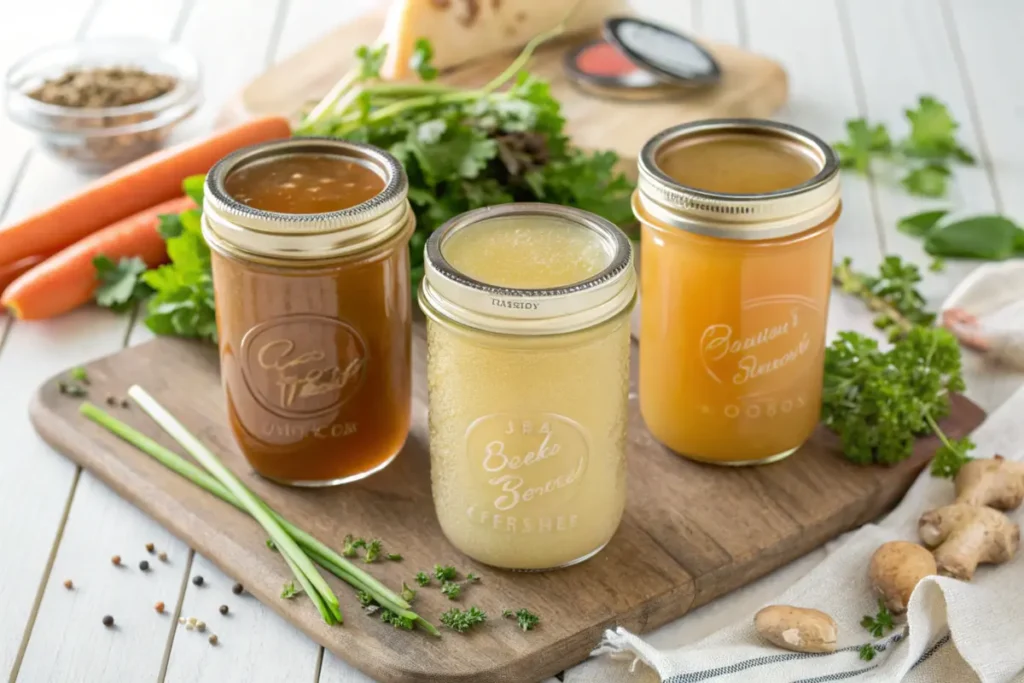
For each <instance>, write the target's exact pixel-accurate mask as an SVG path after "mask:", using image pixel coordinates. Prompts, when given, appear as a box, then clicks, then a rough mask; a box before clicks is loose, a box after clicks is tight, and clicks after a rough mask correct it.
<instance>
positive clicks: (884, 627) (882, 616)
mask: <svg viewBox="0 0 1024 683" xmlns="http://www.w3.org/2000/svg"><path fill="white" fill-rule="evenodd" d="M860 625H861V626H863V627H864V629H865V630H866V631H867V632H868V633H870V634H871V635H873V636H874V637H875V638H881V637H882V636H884V635H885V634H886V632H888V631H891V630H893V628H895V626H896V625H895V624H894V623H893V620H892V612H890V611H889V608H888V607H886V606H885V603H884V602H883V601H882V600H879V601H878V612H877V613H876V614H875V616H871V615H870V614H865V615H864V618H863V619H861V620H860Z"/></svg>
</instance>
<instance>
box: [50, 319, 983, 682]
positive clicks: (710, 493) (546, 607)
mask: <svg viewBox="0 0 1024 683" xmlns="http://www.w3.org/2000/svg"><path fill="white" fill-rule="evenodd" d="M422 332H423V331H422V328H421V327H419V326H417V328H416V334H415V335H414V346H415V353H414V357H415V370H414V375H415V379H416V389H415V399H414V415H413V423H414V427H413V431H412V434H411V435H410V437H409V441H408V444H407V445H406V447H405V449H404V450H403V452H402V454H401V455H400V457H399V458H397V459H396V461H395V462H394V463H393V464H392V465H391V466H390V467H389V468H388V469H386V470H385V471H384V472H382V473H380V474H378V475H375V476H373V477H371V478H369V479H368V480H366V481H365V482H361V483H359V484H354V485H350V486H345V487H341V488H335V489H327V490H293V489H286V488H283V487H279V486H276V485H274V484H270V483H268V482H266V481H264V480H261V479H260V478H258V477H256V476H255V475H253V474H252V473H251V471H250V470H249V468H248V467H247V466H246V464H245V462H244V460H243V459H242V457H241V455H240V454H239V453H238V451H237V450H236V448H235V446H234V444H233V442H232V439H231V436H230V433H229V430H228V427H227V425H226V418H225V411H224V403H223V400H222V395H221V388H220V383H219V380H218V372H217V370H218V368H217V359H216V351H215V349H213V348H212V347H208V346H203V345H200V344H196V343H191V342H187V341H182V340H174V339H157V340H154V341H151V342H148V343H146V344H144V345H141V346H136V347H132V348H129V349H126V350H124V351H121V352H119V353H117V354H115V355H113V356H109V357H107V358H104V359H101V360H98V361H96V362H94V363H91V364H89V365H88V366H87V369H88V372H89V376H90V379H91V386H90V388H89V392H90V395H91V397H92V400H93V401H94V402H96V403H99V404H102V403H103V400H104V398H105V397H106V396H107V395H108V394H113V395H115V396H122V395H124V393H125V391H126V390H127V388H128V386H129V385H131V384H140V385H141V386H143V387H144V388H145V389H147V390H148V391H149V392H150V393H152V394H153V395H154V396H155V397H156V398H157V400H159V401H160V402H162V403H163V404H164V405H165V406H166V407H167V408H168V409H169V410H170V411H171V412H172V413H174V414H175V415H176V416H177V417H179V418H180V419H181V420H182V421H183V422H184V423H185V424H186V425H187V426H188V427H189V428H190V429H191V430H192V431H193V432H194V433H195V434H196V435H198V436H199V437H200V438H201V439H203V440H204V441H205V442H206V443H207V444H209V445H210V446H211V448H212V449H213V450H214V451H215V452H217V453H219V454H220V455H221V456H222V458H223V459H224V460H225V462H226V463H227V464H228V465H229V466H230V467H231V468H232V469H233V470H235V471H236V472H237V473H238V474H239V475H240V476H241V477H242V478H243V480H244V481H245V482H246V483H247V484H248V485H249V486H251V487H252V488H253V489H254V490H255V491H256V492H257V493H258V494H259V495H261V496H262V497H263V498H264V499H265V500H266V501H267V502H268V503H269V504H270V505H271V506H273V507H274V508H276V509H277V510H278V511H280V512H281V513H282V514H284V515H285V516H286V517H288V518H289V519H291V520H292V521H294V522H295V523H297V524H298V525H299V526H301V527H303V528H305V529H307V530H309V531H310V532H312V533H313V534H314V535H316V536H317V537H319V538H320V539H322V540H324V541H325V542H327V543H328V544H329V545H332V546H334V547H340V545H341V541H342V538H343V537H344V535H345V534H347V533H353V534H356V535H360V536H365V537H380V538H382V539H384V541H385V544H386V547H387V548H390V549H392V550H395V551H400V552H401V553H402V555H403V556H404V560H403V561H402V562H384V563H378V564H374V565H372V566H370V569H371V570H372V571H373V573H375V574H376V575H377V576H379V577H380V578H382V579H383V580H385V581H386V582H387V583H388V584H389V585H391V586H393V587H397V586H399V585H400V584H401V582H402V581H403V580H404V581H411V579H412V578H413V576H414V575H415V573H416V572H417V571H420V570H427V569H429V568H430V567H432V566H433V565H434V564H435V563H439V562H440V563H452V564H455V565H456V566H457V567H459V569H460V570H461V571H463V572H466V571H473V572H475V573H477V574H479V575H481V576H483V581H482V582H481V583H480V584H477V585H473V586H471V587H469V588H467V589H466V590H465V592H464V595H463V598H462V599H461V600H460V601H459V603H457V604H459V605H460V606H462V607H466V606H468V605H470V604H475V605H479V606H480V607H481V608H482V609H484V610H485V611H486V612H487V613H488V614H489V615H490V616H491V620H490V621H489V622H488V623H487V624H486V625H485V626H484V627H482V628H479V629H477V630H476V631H475V632H472V633H471V634H469V635H467V636H459V635H455V634H452V633H450V632H446V634H445V636H444V637H443V638H442V639H440V640H435V639H433V638H431V637H429V636H427V635H425V634H422V633H419V632H417V633H408V632H403V631H396V630H394V629H392V628H391V627H390V626H387V625H385V624H383V623H381V622H380V621H379V620H377V619H376V618H372V617H368V616H365V615H363V614H361V610H360V608H359V606H358V603H357V601H356V599H355V596H354V595H353V592H352V591H351V590H350V589H348V587H347V586H344V585H343V584H341V583H340V582H337V581H335V582H334V586H335V588H336V592H337V593H338V595H339V599H340V600H341V603H342V609H343V611H344V612H345V617H346V620H345V624H344V626H340V627H333V628H332V627H327V626H325V625H324V624H322V623H321V621H320V618H319V615H318V614H317V612H316V610H315V609H314V608H313V606H312V605H311V604H310V603H309V602H308V601H306V600H292V601H288V600H282V599H280V598H279V597H278V595H279V593H280V590H281V586H282V584H283V583H284V582H285V581H287V580H289V575H288V571H287V568H286V567H285V565H284V563H283V561H282V560H281V558H280V556H279V555H277V554H276V553H273V552H271V551H269V550H268V549H267V548H266V546H265V544H264V541H265V534H264V533H263V531H262V530H261V529H260V527H259V526H258V525H257V524H255V523H254V522H252V521H251V520H250V519H248V518H247V517H246V516H245V515H243V514H242V513H240V512H238V511H236V510H235V509H234V508H232V507H230V506H228V505H227V504H225V503H222V502H221V501H219V500H217V499H215V498H214V497H212V496H211V495H209V494H207V493H206V492H204V491H202V490H201V489H199V488H198V487H196V486H194V485H193V484H192V483H190V482H188V481H186V480H184V479H181V478H179V477H178V476H177V475H175V474H173V473H171V472H170V471H169V470H166V469H164V468H163V466H161V465H160V464H158V463H157V462H155V461H153V460H151V459H150V458H149V456H146V455H145V454H143V453H141V452H139V451H136V450H135V449H134V448H132V447H131V446H128V445H127V444H124V443H122V442H121V441H119V440H118V439H117V438H115V437H113V436H112V435H110V434H108V433H106V432H105V431H104V430H102V429H101V428H99V427H97V426H96V425H94V424H92V423H90V422H88V421H86V420H85V419H84V418H82V417H81V416H80V415H79V414H78V410H77V408H78V400H76V399H70V398H69V397H67V396H63V395H61V394H60V393H59V392H58V390H57V386H56V382H57V381H58V380H59V379H61V378H62V377H63V375H61V376H58V377H55V378H53V379H52V380H50V381H49V382H47V383H46V384H44V385H43V386H42V387H41V389H40V391H39V393H38V394H37V396H36V398H35V400H34V402H33V404H32V408H31V416H32V421H33V423H34V425H35V426H36V428H37V430H38V431H39V432H40V434H41V435H42V436H43V438H44V439H45V440H46V441H47V442H49V443H50V444H52V445H53V446H54V447H55V448H57V449H58V450H60V451H61V452H63V453H65V454H67V455H68V456H70V457H71V458H72V459H73V460H75V461H76V462H78V463H79V464H81V465H82V466H83V467H85V468H86V469H88V470H89V471H90V472H92V473H93V474H95V475H96V476H98V477H99V478H100V479H102V480H103V481H105V482H106V483H107V484H109V485H110V486H111V487H112V488H113V489H114V490H115V491H117V492H118V493H119V494H120V495H121V496H123V497H124V498H126V499H127V500H129V501H131V502H132V503H134V504H135V505H137V506H139V507H140V508H141V509H142V510H144V511H145V512H147V513H148V514H150V515H151V516H153V517H154V518H155V519H156V520H157V521H159V522H160V523H161V524H163V525H165V526H166V527H167V528H168V529H170V530H171V531H172V532H173V533H174V534H175V535H177V536H178V537H179V538H181V539H182V540H184V541H186V542H187V543H188V544H189V545H191V546H192V547H194V548H195V549H196V550H197V551H199V552H200V553H202V555H204V556H206V557H208V558H210V559H211V560H212V561H213V562H214V563H216V565H217V566H218V567H219V568H220V569H222V570H223V571H224V572H225V573H226V574H228V575H229V576H231V577H233V578H234V579H236V580H238V581H241V582H242V583H243V584H244V585H245V586H246V589H247V591H249V592H250V593H251V594H252V595H253V596H255V597H256V598H258V599H259V600H261V601H262V602H264V603H266V604H267V605H268V606H269V607H270V608H272V609H273V610H274V611H276V612H278V613H279V614H281V615H282V616H284V617H285V618H286V619H287V620H289V621H291V622H292V623H293V624H295V625H296V626H298V628H300V629H301V630H302V631H304V632H305V633H307V634H308V635H309V636H310V637H311V638H313V639H314V640H316V641H317V642H319V643H321V644H323V645H324V646H325V647H327V648H328V649H330V650H331V651H332V652H334V653H335V654H337V655H338V656H339V657H341V658H343V659H345V660H346V661H348V662H349V663H351V664H353V665H354V666H356V667H357V668H359V669H361V670H362V671H364V672H365V673H367V674H368V675H370V676H372V677H374V678H375V679H377V680H381V681H387V682H403V683H404V682H413V681H415V682H430V683H442V682H443V683H459V682H466V683H469V682H473V683H513V682H515V683H523V682H526V681H536V680H541V679H542V678H543V677H545V676H549V675H551V674H554V673H557V672H559V671H561V670H562V669H564V668H565V667H567V666H569V665H572V664H574V663H576V662H579V661H581V660H583V659H584V658H586V656H587V655H588V653H589V652H590V651H591V649H592V648H593V647H594V646H595V645H596V644H597V643H598V641H599V640H600V636H601V633H602V632H603V630H604V629H605V628H608V627H611V626H616V625H620V626H624V627H626V628H629V629H630V630H633V631H637V632H645V631H649V630H651V629H653V628H656V627H657V626H660V625H662V624H664V623H666V622H668V621H670V620H672V619H675V618H677V617H679V616H681V615H683V614H685V613H686V612H687V611H689V610H691V609H693V608H694V607H696V606H698V605H701V604H704V603H706V602H708V601H710V600H713V599H714V598H715V597H717V596H720V595H723V594H725V593H727V592H729V591H731V590H733V589H735V588H737V587H739V586H742V585H744V584H746V583H748V582H750V581H752V580H753V579H755V578H757V577H759V576H761V575H763V574H765V573H767V572H769V571H771V570H772V569H775V568H776V567H779V566H781V565H783V564H785V563H787V562H789V561H791V560H793V559H794V558H796V557H799V556H801V555H803V554H804V553H806V552H808V551H810V550H812V549H813V548H815V547H817V546H819V545H820V544H822V543H824V542H825V541H827V540H828V539H830V538H832V537H834V536H836V535H837V534H839V533H841V532H843V531H845V530H847V529H850V528H853V527H855V526H858V525H860V524H863V523H865V522H867V521H870V520H872V519H874V518H875V517H876V516H877V515H879V514H880V513H882V512H883V511H885V510H886V509H888V508H889V507H891V506H892V505H894V504H895V503H896V502H897V501H898V499H899V498H900V497H901V496H902V494H903V493H904V492H905V490H906V489H907V487H908V486H909V485H910V483H911V482H912V481H913V478H914V476H915V474H916V473H917V472H918V471H919V470H920V469H921V467H922V466H923V465H924V464H925V463H926V462H927V460H928V458H929V457H930V456H931V454H932V453H933V451H934V449H935V447H936V442H935V440H934V439H924V440H922V441H921V442H919V443H918V445H917V447H916V449H915V454H914V456H913V458H912V459H910V460H908V461H907V462H904V463H902V464H901V465H899V466H897V467H893V468H890V469H882V468H861V467H857V466H855V465H852V464H850V463H849V462H847V461H845V460H843V459H842V458H841V456H840V455H839V454H838V452H837V451H836V443H835V440H834V438H833V437H831V435H830V434H828V433H826V432H825V430H823V429H819V431H818V432H817V433H816V434H815V435H814V437H813V438H812V439H811V441H810V442H809V443H808V444H807V445H806V446H805V447H804V448H802V449H801V450H800V451H798V452H797V453H796V454H794V455H793V456H791V457H790V458H789V459H787V460H785V461H783V462H781V463H777V464H774V465H768V466H764V467H759V468H746V469H730V468H720V467H715V466H709V465H700V464H696V463H692V462H689V461H686V460H683V459H682V458H679V457H677V456H676V455H674V454H672V453H670V452H668V451H667V450H666V449H664V448H663V447H662V446H660V445H659V444H657V443H656V442H655V441H654V440H653V439H652V437H651V436H650V435H649V434H648V433H647V431H646V430H645V428H644V426H643V424H642V422H641V418H640V416H639V413H638V410H637V406H636V402H635V400H633V401H631V420H630V427H629V441H628V449H629V478H630V479H629V481H630V483H629V502H628V505H627V511H626V515H625V517H624V519H623V522H622V526H621V527H620V529H619V531H618V533H617V534H616V535H615V537H614V539H613V540H612V542H611V543H610V544H609V545H608V547H607V548H606V549H605V550H604V551H603V552H601V553H600V554H599V555H597V556H596V557H595V558H593V559H592V560H590V561H588V562H586V563H584V564H582V565H579V566H576V567H572V568H569V569H564V570H560V571H554V572H547V573H525V574H524V573H511V572H502V571H498V570H494V569H491V568H488V567H484V566H480V565H477V564H476V563H474V562H472V561H470V560H468V559H467V558H465V557H463V556H461V555H460V554H459V553H458V552H457V551H456V550H455V549H453V548H452V547H451V546H450V545H449V544H448V542H447V541H446V540H445V538H444V536H443V535H442V533H441V530H440V528H439V526H438V524H437V520H436V517H435V515H434V512H433V507H432V502H431V497H430V484H429V457H428V448H427V433H426V387H425V382H424V380H423V377H424V357H425V343H424V341H423V338H422V337H423V334H422ZM635 355H636V354H634V356H635ZM635 377H636V373H635V367H634V372H633V381H634V382H635ZM110 410H111V411H112V412H113V413H114V414H115V415H116V416H118V417H120V418H121V419H123V420H125V421H126V422H128V423H130V424H132V425H133V426H136V427H138V428H139V429H141V430H142V431H144V432H146V433H147V434H150V435H151V436H153V437H154V438H157V439H158V440H160V441H162V442H164V443H166V444H167V445H168V446H171V447H174V444H173V443H172V442H170V441H169V440H168V439H167V438H166V437H165V436H164V435H163V434H162V432H161V431H160V429H159V428H158V427H156V426H155V424H153V423H152V422H151V421H150V420H149V419H148V418H147V417H146V416H145V415H144V414H143V413H142V411H141V410H140V409H138V408H137V407H131V408H127V409H122V408H111V409H110ZM982 419H983V413H982V411H981V409H979V408H978V407H977V406H975V405H974V404H972V403H970V402H969V401H967V400H966V399H964V398H962V397H956V398H955V401H954V410H953V415H952V416H951V418H950V419H949V420H947V421H946V422H945V423H944V425H943V427H944V429H946V431H947V433H948V434H949V435H950V436H951V437H960V436H963V435H965V434H967V433H969V432H970V431H971V430H972V429H973V428H975V427H976V426H977V425H978V424H980V422H981V421H982ZM98 559H99V560H102V558H98ZM452 605H453V603H451V602H449V601H448V600H447V599H445V598H444V597H443V596H441V594H440V593H439V591H437V590H436V588H434V589H429V588H428V589H424V590H422V591H421V592H420V597H419V598H418V599H417V603H416V606H417V609H418V610H419V611H420V613H421V614H423V615H425V616H427V617H429V618H431V619H432V620H434V621H436V619H437V616H438V615H439V614H440V613H441V612H442V611H444V610H445V609H447V608H449V607H451V606H452ZM519 607H526V608H529V609H530V610H532V611H534V612H536V613H537V614H539V615H541V617H542V623H541V626H540V627H539V628H538V629H537V630H536V631H533V632H530V633H522V632H520V631H519V630H517V629H516V628H515V625H514V624H513V623H512V622H510V621H507V620H502V619H501V618H500V616H499V615H500V614H501V611H502V610H503V609H506V608H519Z"/></svg>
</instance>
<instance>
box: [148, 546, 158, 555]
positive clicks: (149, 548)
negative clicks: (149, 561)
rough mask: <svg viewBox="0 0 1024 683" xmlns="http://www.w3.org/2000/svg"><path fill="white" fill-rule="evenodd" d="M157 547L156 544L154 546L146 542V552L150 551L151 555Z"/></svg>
mask: <svg viewBox="0 0 1024 683" xmlns="http://www.w3.org/2000/svg"><path fill="white" fill-rule="evenodd" d="M155 549H156V546H154V545H153V544H152V543H147V544H146V552H147V553H149V554H150V555H152V554H153V551H154V550H155Z"/></svg>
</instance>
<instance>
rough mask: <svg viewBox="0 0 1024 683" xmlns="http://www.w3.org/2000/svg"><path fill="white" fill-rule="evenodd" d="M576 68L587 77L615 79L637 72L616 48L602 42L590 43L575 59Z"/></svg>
mask: <svg viewBox="0 0 1024 683" xmlns="http://www.w3.org/2000/svg"><path fill="white" fill-rule="evenodd" d="M576 67H577V68H578V69H579V70H580V71H582V72H583V73H585V74H587V75H589V76H605V77H609V78H615V77H619V76H627V75H629V74H631V73H633V72H635V71H639V69H638V68H637V66H636V64H634V63H633V62H631V61H629V58H627V57H626V55H624V54H622V53H621V52H620V51H619V49H618V48H617V47H615V46H614V45H612V44H611V43H607V42H604V41H601V42H596V43H592V44H591V45H588V46H587V47H585V48H583V50H581V51H580V53H579V55H578V56H577V57H576Z"/></svg>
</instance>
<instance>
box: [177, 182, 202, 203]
mask: <svg viewBox="0 0 1024 683" xmlns="http://www.w3.org/2000/svg"><path fill="white" fill-rule="evenodd" d="M181 189H182V190H184V192H185V194H186V195H188V197H189V199H191V200H192V201H193V202H195V204H196V206H202V205H203V197H204V193H205V189H206V176H204V175H192V176H189V177H187V178H185V180H184V181H182V183H181Z"/></svg>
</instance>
